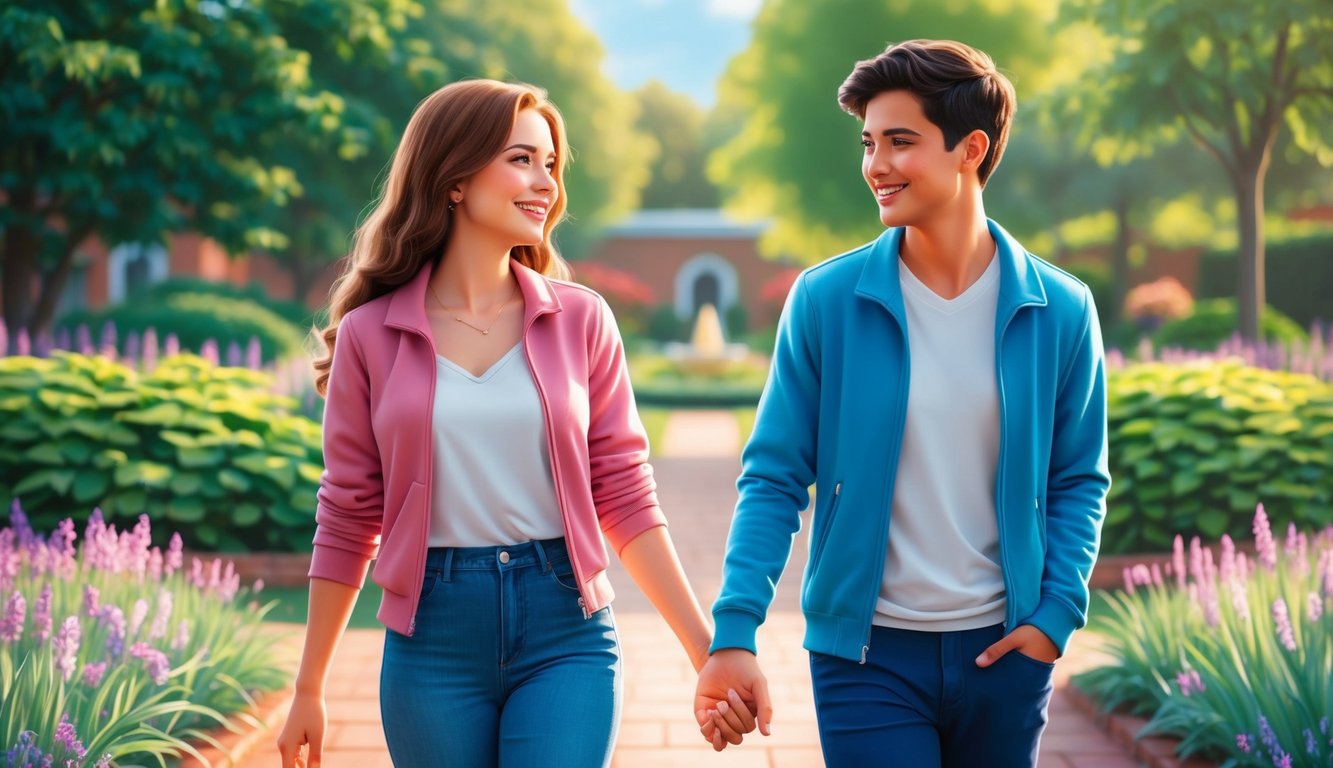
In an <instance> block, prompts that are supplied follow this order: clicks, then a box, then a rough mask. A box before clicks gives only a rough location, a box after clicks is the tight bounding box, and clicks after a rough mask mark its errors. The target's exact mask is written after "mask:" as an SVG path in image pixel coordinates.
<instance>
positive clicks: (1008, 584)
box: [995, 308, 1018, 633]
mask: <svg viewBox="0 0 1333 768" xmlns="http://www.w3.org/2000/svg"><path fill="white" fill-rule="evenodd" d="M1017 313H1018V308H1015V309H1014V311H1013V312H1011V313H1009V316H1008V317H1006V318H1005V319H1004V325H1003V326H1001V327H1000V334H999V336H997V337H996V339H995V388H996V394H997V395H998V396H999V399H1000V454H999V456H998V457H996V466H995V525H996V527H997V529H998V532H999V536H998V537H997V538H998V539H999V544H1000V573H1001V575H1003V576H1004V592H1005V596H1006V599H1005V604H1004V631H1005V633H1009V632H1011V631H1013V629H1014V626H1013V624H1014V622H1013V621H1012V620H1011V618H1012V616H1013V606H1014V601H1013V600H1010V599H1008V596H1009V595H1011V594H1013V589H1014V582H1013V579H1012V578H1011V577H1010V574H1009V555H1008V554H1007V553H1006V547H1005V545H1004V539H1005V536H1004V506H1005V505H1004V465H1005V461H1006V457H1005V450H1004V446H1005V443H1006V442H1007V441H1006V439H1005V436H1006V432H1007V430H1006V427H1005V421H1006V420H1007V419H1006V416H1005V415H1006V413H1007V412H1008V409H1007V408H1006V407H1005V402H1004V399H1005V398H1004V355H1003V354H1002V353H1003V351H1004V336H1005V334H1006V333H1007V332H1008V331H1009V324H1010V323H1011V322H1013V320H1014V315H1015V314H1017Z"/></svg>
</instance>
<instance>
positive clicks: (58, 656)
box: [51, 616, 82, 682]
mask: <svg viewBox="0 0 1333 768" xmlns="http://www.w3.org/2000/svg"><path fill="white" fill-rule="evenodd" d="M81 635H82V632H81V631H80V630H79V617H78V616H70V617H68V618H66V619H65V622H64V623H63V624H61V625H60V631H59V632H57V633H56V637H55V640H52V641H51V652H52V654H53V655H54V656H55V664H56V671H57V672H59V673H60V675H61V676H62V677H63V678H64V680H65V681H66V682H69V679H70V678H71V677H73V676H74V667H75V664H76V662H77V661H78V657H79V639H80V637H81Z"/></svg>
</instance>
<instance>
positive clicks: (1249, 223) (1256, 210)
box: [1231, 153, 1267, 341]
mask: <svg viewBox="0 0 1333 768" xmlns="http://www.w3.org/2000/svg"><path fill="white" fill-rule="evenodd" d="M1265 154H1266V153H1265ZM1265 159H1266V158H1265ZM1266 165H1267V163H1266V162H1263V161H1262V160H1261V161H1260V162H1259V163H1257V164H1256V167H1254V168H1247V169H1245V171H1243V172H1242V173H1241V174H1239V175H1236V176H1233V177H1232V180H1231V182H1232V186H1233V188H1234V191H1235V193H1236V213H1237V218H1238V219H1239V222H1238V223H1239V226H1240V250H1239V252H1237V254H1236V268H1237V270H1238V274H1237V280H1236V299H1237V301H1236V305H1237V310H1238V318H1239V321H1240V335H1241V337H1242V338H1244V339H1246V340H1247V341H1257V340H1259V338H1260V335H1259V329H1260V323H1261V322H1262V320H1263V311H1264V303H1265V301H1266V300H1267V299H1266V298H1265V292H1264V171H1265V166H1266Z"/></svg>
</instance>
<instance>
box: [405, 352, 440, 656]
mask: <svg viewBox="0 0 1333 768" xmlns="http://www.w3.org/2000/svg"><path fill="white" fill-rule="evenodd" d="M412 332H413V333H415V334H416V335H418V336H420V337H421V338H422V339H423V340H425V342H426V346H427V347H429V348H430V355H431V369H432V370H434V368H435V356H436V355H437V354H439V353H437V352H436V351H435V340H434V339H432V338H430V337H429V336H427V335H426V334H424V333H422V332H421V331H419V330H416V329H413V331H412ZM437 378H438V376H431V377H430V389H429V394H428V395H427V396H426V450H425V454H426V504H427V509H428V510H429V509H430V505H431V504H432V498H433V497H432V494H433V493H434V489H433V486H434V483H435V439H434V429H435V383H436V379H437ZM423 527H424V528H425V529H426V535H424V536H421V541H420V543H419V544H418V545H417V568H416V572H417V573H418V574H421V575H423V577H424V574H425V573H426V548H427V545H428V541H427V539H428V538H429V537H430V515H429V512H428V513H427V515H426V520H425V525H424V526H423ZM420 605H421V590H420V589H418V590H417V591H416V593H415V594H414V595H413V596H412V618H411V619H410V620H409V621H408V623H407V636H408V637H412V636H413V635H415V634H416V632H417V608H419V607H420Z"/></svg>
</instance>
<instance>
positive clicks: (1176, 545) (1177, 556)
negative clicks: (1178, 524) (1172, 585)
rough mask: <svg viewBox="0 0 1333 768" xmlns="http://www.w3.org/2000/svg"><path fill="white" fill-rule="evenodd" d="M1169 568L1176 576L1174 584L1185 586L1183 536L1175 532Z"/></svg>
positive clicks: (1180, 586) (1182, 587)
mask: <svg viewBox="0 0 1333 768" xmlns="http://www.w3.org/2000/svg"><path fill="white" fill-rule="evenodd" d="M1171 569H1172V571H1173V572H1174V575H1175V577H1176V586H1177V587H1179V588H1181V589H1184V588H1185V538H1184V537H1183V536H1181V535H1180V534H1178V533H1177V534H1176V538H1175V541H1173V542H1172V544H1171Z"/></svg>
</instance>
